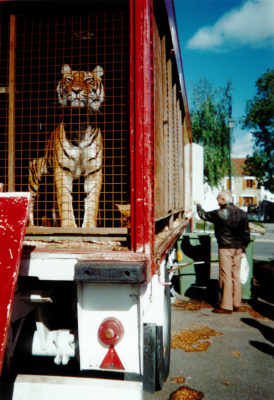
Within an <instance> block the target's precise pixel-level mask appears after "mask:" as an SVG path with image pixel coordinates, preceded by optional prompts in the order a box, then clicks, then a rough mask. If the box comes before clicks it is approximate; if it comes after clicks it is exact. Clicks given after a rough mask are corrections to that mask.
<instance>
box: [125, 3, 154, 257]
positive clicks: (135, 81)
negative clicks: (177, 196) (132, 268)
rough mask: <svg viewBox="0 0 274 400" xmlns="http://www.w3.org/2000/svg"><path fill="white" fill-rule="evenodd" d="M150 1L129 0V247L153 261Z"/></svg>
mask: <svg viewBox="0 0 274 400" xmlns="http://www.w3.org/2000/svg"><path fill="white" fill-rule="evenodd" d="M151 12H152V2H151V1H150V0H140V1H133V0H131V1H130V19H131V24H130V36H131V40H130V43H131V49H130V56H131V63H130V75H131V126H130V131H131V161H132V163H131V185H132V191H131V204H132V210H131V218H132V249H133V250H135V251H137V252H144V253H145V254H146V255H147V257H148V260H149V261H150V262H152V254H153V241H154V189H153V179H154V154H153V149H154V132H153V113H152V104H153V88H152V62H153V58H152V57H153V56H152V51H151V42H152V40H151V39H152V38H151V34H152V32H151V18H152V16H151Z"/></svg>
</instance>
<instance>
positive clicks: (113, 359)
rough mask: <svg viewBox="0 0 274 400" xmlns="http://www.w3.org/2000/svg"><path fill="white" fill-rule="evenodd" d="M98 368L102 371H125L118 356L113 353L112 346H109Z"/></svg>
mask: <svg viewBox="0 0 274 400" xmlns="http://www.w3.org/2000/svg"><path fill="white" fill-rule="evenodd" d="M100 368H104V369H123V370H124V369H125V368H124V366H123V364H122V361H121V360H120V358H119V356H118V354H117V353H116V351H115V348H114V346H110V348H109V350H108V352H107V354H106V356H105V358H104V359H103V361H102V364H101V365H100Z"/></svg>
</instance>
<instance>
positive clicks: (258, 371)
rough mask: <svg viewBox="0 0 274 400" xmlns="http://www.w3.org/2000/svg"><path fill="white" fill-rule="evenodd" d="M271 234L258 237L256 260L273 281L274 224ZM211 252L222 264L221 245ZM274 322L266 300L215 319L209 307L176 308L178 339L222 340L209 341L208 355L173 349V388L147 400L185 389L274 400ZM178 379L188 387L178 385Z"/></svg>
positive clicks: (215, 396)
mask: <svg viewBox="0 0 274 400" xmlns="http://www.w3.org/2000/svg"><path fill="white" fill-rule="evenodd" d="M265 228H266V234H265V235H263V236H257V235H255V241H254V248H253V249H254V256H253V259H254V261H255V260H256V261H261V262H264V264H265V265H266V266H267V271H270V276H271V277H272V281H273V262H272V269H271V266H270V263H269V262H270V261H271V260H273V259H274V245H273V244H274V224H267V225H265ZM211 249H212V258H216V255H217V244H216V241H215V240H212V247H211ZM216 265H217V264H215V270H217V268H216ZM268 266H269V268H268ZM271 271H272V272H271ZM270 284H271V282H270ZM272 289H273V287H272ZM262 292H263V291H262ZM265 299H267V300H265ZM272 299H273V296H272ZM188 304H189V303H188ZM201 304H203V303H201ZM273 316H274V303H273V302H271V301H269V298H267V297H265V298H264V296H263V295H262V297H261V298H260V297H259V298H258V299H256V300H255V301H253V302H252V303H251V304H243V308H242V312H239V313H233V314H231V315H218V314H214V313H212V308H204V306H202V308H200V309H197V310H194V311H193V310H192V311H191V310H189V309H184V307H181V308H180V307H176V306H175V305H174V304H173V305H172V334H175V333H179V332H180V331H181V330H189V331H193V330H195V329H202V327H207V328H209V329H213V330H214V331H216V332H220V333H221V335H220V336H211V337H210V338H209V339H206V341H207V342H209V344H210V346H209V348H208V349H207V350H206V351H200V352H197V351H192V352H185V351H184V350H182V349H180V348H179V349H177V348H176V349H172V350H171V369H170V375H169V378H168V380H167V382H166V383H165V385H164V387H163V389H162V390H161V391H159V392H156V393H154V394H150V393H144V400H169V399H170V400H171V395H172V393H174V392H176V391H177V390H179V389H180V388H182V387H183V386H187V387H188V388H190V389H192V390H196V391H197V392H201V393H203V395H204V397H203V398H204V399H206V400H272V399H274V397H273V393H274V381H273V372H274V368H273V355H274V346H273V343H274V322H273ZM200 342H201V343H203V342H204V341H203V340H202V341H200ZM173 378H181V379H183V380H184V382H183V383H176V382H174V381H172V379H173ZM179 398H180V397H179V394H178V399H179ZM182 398H183V399H186V398H185V397H182ZM189 398H191V399H192V398H193V399H195V397H189ZM196 398H200V397H196Z"/></svg>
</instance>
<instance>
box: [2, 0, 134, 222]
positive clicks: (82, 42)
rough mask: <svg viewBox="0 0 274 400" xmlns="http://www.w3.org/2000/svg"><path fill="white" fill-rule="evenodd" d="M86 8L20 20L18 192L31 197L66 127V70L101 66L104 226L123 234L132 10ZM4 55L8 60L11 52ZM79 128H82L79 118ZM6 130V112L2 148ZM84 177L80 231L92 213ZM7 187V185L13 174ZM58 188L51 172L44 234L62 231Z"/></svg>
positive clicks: (77, 185)
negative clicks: (36, 175)
mask: <svg viewBox="0 0 274 400" xmlns="http://www.w3.org/2000/svg"><path fill="white" fill-rule="evenodd" d="M89 4H90V3H89ZM97 4H98V3H97ZM69 7H70V8H71V9H69ZM85 7H86V9H84V10H83V8H82V9H81V15H77V11H75V8H76V9H78V8H79V6H77V4H73V3H72V4H70V5H68V4H66V12H65V15H63V14H62V11H60V10H59V11H58V13H56V15H52V14H50V15H49V13H48V12H46V10H43V11H42V12H41V11H37V12H36V11H35V14H34V11H33V10H28V12H26V10H25V12H23V15H20V16H18V17H16V19H17V21H16V25H17V26H16V70H15V78H16V95H15V99H16V100H15V182H14V184H15V190H16V191H27V190H28V180H29V169H30V165H31V164H30V163H31V162H32V160H39V159H41V158H43V157H44V154H45V150H44V149H45V148H46V147H47V143H48V141H49V139H50V137H51V134H52V132H53V130H54V129H56V127H57V126H58V125H59V124H60V120H62V117H61V114H62V111H61V109H60V105H59V104H58V98H57V93H56V87H57V83H58V81H59V80H60V79H61V78H62V73H61V70H62V66H63V65H64V64H68V65H69V66H70V67H71V69H72V70H73V71H92V70H93V69H94V68H95V67H96V66H98V65H100V66H101V67H102V68H103V70H104V76H103V85H104V91H105V99H104V102H103V105H102V106H101V108H100V112H99V113H96V116H95V124H96V126H99V127H100V129H101V134H102V138H103V164H102V172H103V184H102V187H101V192H100V201H99V211H98V216H97V226H98V227H103V228H107V227H120V226H121V220H122V218H121V214H120V213H119V211H118V209H117V206H116V204H123V203H126V202H127V200H128V197H129V195H128V193H129V181H128V174H129V168H128V161H129V158H128V153H129V131H128V100H127V99H128V87H129V86H128V54H129V50H128V36H129V35H128V23H127V21H128V18H127V10H126V9H120V10H117V9H116V10H113V9H106V7H105V10H102V9H101V10H100V9H98V10H94V7H92V12H91V11H90V8H91V6H89V8H88V5H87V6H85ZM98 7H100V5H98ZM2 43H6V39H4V40H3V39H2ZM3 53H5V57H6V58H7V54H6V53H7V50H6V48H5V49H4V50H2V54H3ZM2 54H1V59H2ZM1 75H3V76H5V75H7V71H6V72H5V71H3V72H2V70H1ZM80 119H81V117H80V116H79V120H80ZM73 121H74V123H76V124H77V118H76V122H75V118H74V120H73ZM6 126H7V112H6V113H5V112H4V113H3V111H2V113H1V136H0V137H1V139H0V140H1V145H2V141H4V142H5V143H6V137H7V134H6ZM79 129H80V128H79ZM2 132H3V133H2ZM2 138H3V139H2ZM93 156H94V155H93ZM2 162H4V164H5V163H7V152H6V153H5V155H3V156H2V153H1V163H2ZM5 165H6V164H5ZM1 166H2V164H1ZM1 173H2V168H1ZM84 175H85V171H84V172H82V173H81V176H80V177H79V178H76V179H74V180H73V188H72V195H73V210H74V215H75V218H76V224H77V226H78V227H81V225H82V222H83V218H84V212H85V210H84V202H85V197H86V194H85V191H84V187H85V185H84V184H85V177H84ZM1 180H2V177H1ZM4 180H5V184H7V169H5V172H4ZM55 186H56V185H55V183H54V179H53V173H52V171H51V170H50V168H47V173H45V174H44V176H43V179H42V180H41V183H40V186H39V196H38V197H37V200H36V202H35V208H34V224H35V225H36V226H50V227H51V226H60V225H61V221H60V220H59V219H58V218H59V216H58V213H56V208H57V207H56V194H55V193H56V187H55ZM6 189H7V188H6Z"/></svg>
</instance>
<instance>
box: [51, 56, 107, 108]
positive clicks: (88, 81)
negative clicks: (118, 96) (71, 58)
mask: <svg viewBox="0 0 274 400" xmlns="http://www.w3.org/2000/svg"><path fill="white" fill-rule="evenodd" d="M62 74H63V77H62V79H61V80H60V81H59V83H58V85H57V94H58V100H59V103H60V104H61V106H62V107H72V108H74V107H75V108H76V107H77V108H83V107H88V109H89V111H90V112H97V111H99V109H100V107H101V105H102V103H103V101H104V97H105V94H104V86H103V83H102V76H103V75H104V70H103V68H102V67H100V66H99V65H98V66H97V67H96V68H95V69H94V70H93V71H92V72H86V71H72V69H71V67H70V66H69V65H68V64H64V65H63V67H62Z"/></svg>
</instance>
